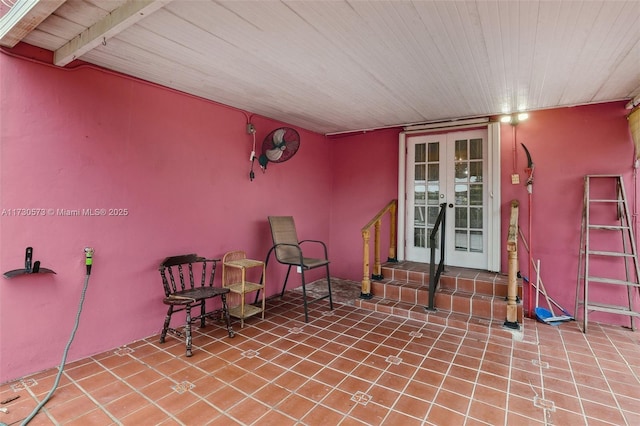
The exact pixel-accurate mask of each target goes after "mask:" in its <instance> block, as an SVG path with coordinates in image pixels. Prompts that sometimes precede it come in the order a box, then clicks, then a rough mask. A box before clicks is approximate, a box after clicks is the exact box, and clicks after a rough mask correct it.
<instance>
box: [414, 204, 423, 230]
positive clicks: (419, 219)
mask: <svg viewBox="0 0 640 426" xmlns="http://www.w3.org/2000/svg"><path fill="white" fill-rule="evenodd" d="M414 212H415V213H414V216H413V223H414V225H416V226H424V225H425V217H424V206H416V207H415V208H414Z"/></svg>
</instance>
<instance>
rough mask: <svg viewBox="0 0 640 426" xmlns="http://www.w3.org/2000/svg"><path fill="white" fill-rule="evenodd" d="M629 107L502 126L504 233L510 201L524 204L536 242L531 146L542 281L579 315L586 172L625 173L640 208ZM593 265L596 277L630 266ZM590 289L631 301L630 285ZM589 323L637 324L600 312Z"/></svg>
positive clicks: (544, 115)
mask: <svg viewBox="0 0 640 426" xmlns="http://www.w3.org/2000/svg"><path fill="white" fill-rule="evenodd" d="M624 105H625V103H624V102H613V103H608V104H599V105H590V106H582V107H574V108H562V109H555V110H544V111H536V112H532V113H530V114H529V119H528V120H527V121H524V122H522V123H520V124H519V125H517V126H516V128H515V129H513V128H512V126H511V125H509V124H503V125H502V131H501V136H502V144H501V148H502V163H501V164H502V205H503V209H502V222H503V233H504V235H506V230H507V226H508V219H509V218H508V215H509V203H510V201H511V200H512V199H517V200H519V201H520V206H521V209H520V226H521V227H522V228H523V231H524V233H525V235H526V236H527V239H528V240H529V235H528V234H529V233H528V217H529V201H528V194H527V191H526V186H525V185H524V181H525V180H526V173H525V171H524V169H525V167H526V166H527V159H526V155H525V153H524V150H523V149H522V148H521V147H520V144H521V143H524V144H525V145H526V146H527V148H528V149H529V151H530V152H531V155H532V157H533V161H534V163H535V166H536V167H535V172H534V184H533V195H532V208H531V220H532V232H531V234H532V239H533V241H532V243H533V244H532V245H533V247H532V254H533V257H534V259H540V269H541V274H540V277H541V279H542V281H543V283H544V285H545V287H546V289H547V291H548V292H549V294H550V295H551V296H552V297H553V298H554V299H556V300H557V301H558V302H559V303H560V304H561V305H563V306H564V307H565V308H566V309H568V310H569V312H572V313H573V307H574V305H575V289H576V285H577V273H578V251H579V246H580V226H581V219H582V206H583V195H584V175H586V174H621V175H623V179H624V182H625V187H626V193H627V197H628V201H629V207H630V209H632V211H633V209H634V206H637V192H636V190H635V178H634V176H633V163H634V150H633V143H632V139H631V135H630V133H629V126H628V124H627V120H626V114H628V111H627V110H625V109H624ZM514 130H515V137H516V142H517V149H516V156H517V163H518V164H517V167H516V171H517V172H518V173H519V174H520V178H521V181H522V184H520V185H512V184H511V179H510V176H511V173H513V147H514V144H513V142H514V139H513V136H514ZM612 195H613V194H612ZM636 211H637V208H636ZM636 229H637V228H636ZM616 237H617V236H616ZM608 238H611V236H610V235H609V236H608ZM615 239H616V241H618V240H619V239H618V238H615ZM636 239H637V237H636ZM600 247H602V246H600ZM520 252H521V253H522V255H521V260H520V268H521V271H523V273H524V274H525V275H528V259H527V258H526V252H525V250H524V247H523V246H522V245H520ZM502 265H503V268H506V266H505V265H506V253H504V254H503V260H502ZM592 266H593V267H597V268H601V269H600V270H598V269H594V270H593V275H596V276H604V277H611V276H612V275H611V273H612V270H611V268H615V267H616V266H617V267H618V269H617V272H620V271H621V268H620V267H621V266H622V263H621V262H614V264H613V265H609V266H607V265H600V264H598V265H596V264H595V263H593V264H592ZM605 269H606V270H605ZM532 275H533V277H535V274H533V273H532ZM590 291H591V292H592V296H593V298H591V297H590V300H594V301H595V300H598V301H602V302H604V303H610V304H618V305H624V304H625V303H626V300H627V299H626V297H627V296H626V290H624V289H623V288H622V287H617V286H613V288H612V286H608V287H607V288H606V291H603V288H602V287H601V286H600V287H598V285H593V286H590ZM636 294H637V293H636ZM589 319H590V320H594V321H598V320H600V321H606V322H611V323H615V324H625V325H627V326H628V325H629V321H628V317H624V316H611V315H607V314H603V313H593V314H591V315H589Z"/></svg>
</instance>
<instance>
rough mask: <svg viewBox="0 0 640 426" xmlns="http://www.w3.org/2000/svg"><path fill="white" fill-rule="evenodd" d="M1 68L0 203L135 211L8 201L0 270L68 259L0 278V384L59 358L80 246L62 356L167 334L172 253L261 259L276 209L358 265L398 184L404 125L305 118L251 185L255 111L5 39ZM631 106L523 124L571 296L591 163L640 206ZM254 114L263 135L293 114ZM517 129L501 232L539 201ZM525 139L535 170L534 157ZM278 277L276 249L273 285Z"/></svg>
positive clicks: (546, 261)
mask: <svg viewBox="0 0 640 426" xmlns="http://www.w3.org/2000/svg"><path fill="white" fill-rule="evenodd" d="M28 53H29V54H39V53H40V52H39V51H37V50H35V49H30V50H28ZM46 59H48V60H50V58H46ZM0 70H1V72H2V75H1V77H2V84H1V85H0V120H1V121H0V138H1V144H0V170H1V172H2V180H1V181H0V209H17V208H44V209H54V210H56V209H83V208H105V209H109V208H126V209H128V215H127V216H123V217H108V216H107V217H62V216H57V215H47V216H44V217H19V216H8V215H4V216H0V241H1V243H2V244H1V248H0V271H2V272H4V271H7V270H10V269H15V268H20V267H22V265H23V262H24V248H25V247H26V246H33V247H34V250H35V260H40V261H42V266H44V267H48V268H52V269H54V270H55V271H56V272H57V275H40V276H22V277H19V278H14V279H11V280H7V279H4V278H2V279H0V368H1V370H0V382H4V381H7V380H11V379H14V378H17V377H21V376H23V375H25V374H29V373H33V372H36V371H40V370H42V369H45V368H50V367H53V366H57V365H58V363H59V361H60V358H61V356H62V350H63V348H64V345H65V344H66V342H67V339H68V337H69V333H70V331H71V328H72V326H73V320H74V317H75V313H76V309H77V304H78V300H79V297H80V291H81V288H82V284H83V279H84V257H83V248H84V247H85V246H92V247H94V248H95V250H96V254H95V266H94V270H93V274H92V276H91V282H90V285H89V290H88V292H87V296H86V302H85V306H84V311H83V313H82V318H81V325H80V328H79V330H78V333H77V335H76V339H75V341H74V344H73V346H72V349H71V353H70V356H69V359H68V361H72V360H74V359H78V358H81V357H84V356H88V355H92V354H95V353H98V352H101V351H104V350H108V349H111V348H114V347H117V346H119V345H123V344H126V343H129V342H131V341H134V340H137V339H140V338H143V337H147V336H150V335H153V334H155V333H157V332H158V330H159V329H160V327H161V324H162V320H163V318H164V314H165V309H164V306H163V305H162V303H161V297H162V294H161V284H160V280H159V274H158V272H157V265H158V263H159V262H160V261H161V260H162V259H163V258H164V257H165V256H167V255H173V254H180V253H185V252H192V251H193V252H197V253H199V254H201V255H207V256H213V257H221V256H222V255H223V254H224V252H226V251H228V250H234V249H244V250H246V251H247V253H248V254H249V256H251V257H256V258H263V257H264V256H265V255H266V252H267V250H268V248H269V247H270V244H271V242H270V235H269V229H268V225H267V221H266V217H267V216H268V215H279V214H283V215H284V214H287V215H288V214H291V215H293V216H295V217H296V221H297V227H298V232H299V236H300V237H301V238H314V239H321V240H325V241H328V242H329V251H330V256H331V259H332V264H331V272H332V275H333V276H335V277H340V278H349V279H354V280H360V279H361V278H362V264H361V258H362V240H361V235H360V228H361V227H362V226H363V225H364V224H365V223H366V222H367V221H368V220H369V219H371V217H372V216H373V215H374V214H375V213H376V212H377V211H378V210H379V209H380V208H382V207H383V206H384V205H385V204H386V203H387V202H388V201H389V200H391V199H393V198H395V197H396V196H397V174H398V148H397V147H398V130H397V129H389V130H382V131H375V132H368V133H363V134H358V135H349V136H345V137H339V138H332V139H330V140H326V139H325V138H324V137H322V136H321V135H318V134H314V133H311V132H308V131H304V130H300V132H301V136H302V145H301V149H300V151H299V152H298V154H297V155H296V157H294V158H293V159H292V160H291V161H290V162H288V163H286V164H280V165H270V166H269V169H268V171H267V173H266V174H264V175H263V174H262V172H261V171H260V170H259V169H257V171H256V179H255V180H254V181H253V182H250V181H249V179H248V172H249V162H248V156H249V152H250V148H251V138H250V136H249V135H247V134H246V132H245V124H246V122H247V119H248V115H247V114H246V113H244V112H241V111H238V110H235V109H232V108H227V107H223V106H220V105H217V104H214V103H211V102H206V101H203V100H199V99H196V98H194V97H191V96H188V95H184V94H179V93H176V92H173V91H170V90H167V89H162V88H158V87H156V86H154V85H150V84H147V83H142V82H139V81H135V80H132V79H129V78H126V77H122V76H117V75H114V74H112V73H108V72H105V71H100V70H96V69H93V68H91V67H84V68H80V69H78V70H75V71H67V70H60V69H57V68H54V67H51V66H44V65H41V64H36V63H32V62H30V61H25V60H22V59H16V58H14V57H11V56H8V55H5V54H0ZM625 113H626V111H625V110H624V106H623V103H619V102H618V103H610V104H604V105H594V106H586V107H576V108H565V109H557V110H548V111H539V112H533V113H531V114H530V119H529V121H526V122H523V123H521V124H520V125H519V126H518V128H517V132H518V133H517V142H518V143H520V142H524V143H525V144H526V145H527V146H528V147H529V149H530V150H531V152H532V154H533V156H534V160H535V162H536V179H535V189H534V192H535V193H534V196H535V199H534V203H535V204H534V209H533V213H534V214H533V227H534V233H535V240H534V250H535V256H536V257H539V258H540V259H541V263H542V265H543V272H542V277H543V280H544V282H545V285H546V286H547V289H548V291H549V293H550V294H551V295H552V296H553V297H554V298H556V299H557V300H558V301H559V302H560V303H561V304H563V305H564V306H566V307H567V308H568V309H570V310H572V308H573V299H574V295H575V282H576V269H577V250H578V238H579V226H580V214H581V208H582V205H581V202H582V176H583V175H584V174H587V173H623V174H624V175H625V178H626V182H627V189H628V194H629V196H630V198H633V200H635V205H637V200H636V196H635V187H634V182H633V180H632V176H631V172H632V169H631V166H632V155H633V149H632V146H631V137H630V135H629V133H628V128H627V123H626V120H625ZM251 121H252V122H253V124H255V126H256V128H257V130H258V132H257V140H258V145H260V142H261V140H262V138H264V136H266V134H267V133H268V132H269V131H271V130H273V129H274V128H276V127H279V126H281V125H282V124H281V123H277V122H274V121H272V120H268V119H265V118H261V117H253V118H252V120H251ZM511 137H512V128H511V127H510V126H508V125H504V126H503V127H502V154H501V155H502V161H501V164H502V183H503V193H502V202H503V206H504V207H505V208H504V209H503V212H502V215H503V226H504V227H505V229H504V230H503V231H504V232H505V233H506V220H507V218H508V209H507V208H506V207H507V206H508V204H509V202H510V200H511V199H512V198H518V199H520V201H521V203H522V205H523V209H522V211H521V218H522V219H521V224H523V223H524V222H523V220H524V218H526V215H527V212H528V210H527V203H526V197H527V195H526V189H525V187H524V185H518V186H512V185H511V184H510V175H511V173H512V164H513V163H512V161H513V160H512V158H513V155H512V154H513V151H512V147H513V140H512V138H511ZM516 154H517V166H516V170H517V171H518V173H520V177H521V179H522V180H523V181H524V171H523V169H524V167H525V165H526V158H525V156H524V153H523V152H522V150H521V149H520V148H517V150H516ZM387 226H388V225H387V224H386V223H385V225H384V226H383V235H386V234H385V233H384V231H385V230H386V229H387V228H386V227H387ZM385 242H386V241H385ZM386 255H387V253H386V251H383V253H382V256H383V260H384V259H386ZM504 265H506V260H505V259H503V269H504ZM525 266H526V259H525V260H524V264H523V263H522V261H521V269H522V270H523V271H526V269H525ZM283 278H284V268H280V267H278V266H276V265H275V264H274V266H272V267H271V268H270V270H269V273H268V277H267V280H268V288H269V291H268V294H270V295H271V294H275V293H277V292H278V291H279V290H280V283H281V282H282V279H283ZM218 279H219V278H218ZM295 284H296V281H294V282H293V283H292V286H293V285H295ZM613 298H614V299H618V298H619V295H614V296H613ZM595 318H597V316H595V315H594V319H595ZM607 320H609V319H607ZM613 321H615V319H614V320H613Z"/></svg>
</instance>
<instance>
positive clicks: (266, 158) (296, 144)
mask: <svg viewBox="0 0 640 426" xmlns="http://www.w3.org/2000/svg"><path fill="white" fill-rule="evenodd" d="M298 148H300V135H299V134H298V132H297V131H296V130H295V129H292V128H290V127H281V128H279V129H275V130H274V131H272V132H271V133H269V134H268V135H267V137H266V138H264V142H262V154H261V155H260V157H259V158H258V162H259V163H260V167H262V170H263V171H264V170H266V169H267V164H268V163H269V162H271V163H283V162H285V161H287V160H288V159H290V158H291V157H293V156H294V155H295V153H296V152H298Z"/></svg>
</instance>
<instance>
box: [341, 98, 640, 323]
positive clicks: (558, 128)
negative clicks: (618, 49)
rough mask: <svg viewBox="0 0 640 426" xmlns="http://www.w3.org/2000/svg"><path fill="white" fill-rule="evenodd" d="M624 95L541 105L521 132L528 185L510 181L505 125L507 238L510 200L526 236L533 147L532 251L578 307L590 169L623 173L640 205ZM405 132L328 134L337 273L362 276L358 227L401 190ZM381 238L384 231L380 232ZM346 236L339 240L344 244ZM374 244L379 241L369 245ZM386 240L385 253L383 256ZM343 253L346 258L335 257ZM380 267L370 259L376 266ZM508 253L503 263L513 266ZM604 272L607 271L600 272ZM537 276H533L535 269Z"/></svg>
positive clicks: (520, 164) (552, 290)
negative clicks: (400, 143)
mask: <svg viewBox="0 0 640 426" xmlns="http://www.w3.org/2000/svg"><path fill="white" fill-rule="evenodd" d="M624 105H625V104H624V102H614V103H608V104H600V105H591V106H583V107H574V108H561V109H553V110H546V111H536V112H531V113H530V114H529V119H528V120H527V121H524V122H522V123H520V124H519V125H518V126H517V128H516V129H515V130H516V131H517V133H516V139H517V140H516V142H517V148H516V160H517V164H516V166H515V170H516V172H517V173H518V174H519V175H520V180H521V184H520V185H512V184H511V174H512V173H513V170H514V165H513V161H514V160H513V158H514V156H513V146H514V145H513V142H514V140H513V134H514V129H513V128H512V126H511V125H509V124H503V125H501V139H502V141H501V173H502V175H501V179H502V224H503V229H502V235H503V238H506V235H507V227H508V221H509V214H510V202H511V200H512V199H518V200H519V201H520V205H521V209H520V226H521V227H522V228H523V231H524V233H525V235H526V237H527V240H528V239H529V236H528V212H529V209H528V195H527V190H526V186H525V185H524V182H525V181H526V174H525V171H524V169H525V168H526V166H527V159H526V155H525V153H524V150H523V149H522V148H521V147H520V143H524V144H525V145H527V148H529V150H530V151H531V154H532V156H533V160H534V162H535V164H536V171H535V176H534V177H535V179H534V195H533V197H534V198H533V204H534V207H533V209H532V234H533V236H534V240H533V245H534V246H533V255H534V257H535V258H536V259H538V258H539V259H540V262H541V278H542V280H543V283H544V284H545V287H546V289H547V291H548V292H549V294H550V295H551V296H552V297H553V298H554V299H555V300H557V301H558V302H559V303H560V304H561V305H562V306H564V307H565V308H566V309H568V310H569V311H570V312H573V306H574V304H575V289H576V282H577V267H578V246H579V238H580V223H581V215H582V198H583V179H584V175H585V174H598V173H614V174H623V175H624V179H625V182H626V188H627V196H628V198H629V203H630V207H631V208H632V209H633V206H634V205H637V196H636V190H635V186H634V177H633V173H632V165H633V145H632V141H631V135H630V134H629V130H628V125H627V120H626V118H625V117H626V114H627V113H628V111H626V110H625V109H624ZM398 133H399V131H398V130H384V131H377V132H368V133H364V134H358V135H353V136H349V137H340V138H335V139H331V156H332V174H333V178H334V180H333V200H334V203H333V210H332V214H331V241H332V245H331V250H332V254H333V255H334V257H335V258H334V265H333V271H332V272H333V274H334V275H336V276H339V277H343V278H350V279H354V280H358V281H359V280H361V279H362V260H361V257H362V238H361V236H360V228H361V227H362V226H363V225H364V224H366V223H367V222H368V221H369V220H370V219H371V218H372V217H373V215H374V214H375V213H376V212H377V211H378V210H379V209H380V208H382V207H383V206H384V205H385V204H386V203H387V202H388V201H389V200H391V199H393V198H396V197H397V175H398V152H397V150H398V149H397V146H398ZM383 235H385V234H384V233H383ZM338 241H339V243H338ZM371 247H373V246H371ZM386 247H387V246H385V245H383V248H382V253H381V257H382V259H383V260H385V259H386ZM335 259H339V263H336V262H335ZM372 264H373V263H372ZM527 264H528V258H527V254H526V251H525V249H524V246H523V245H522V244H521V245H520V269H521V271H522V272H523V274H524V275H528V268H527ZM506 265H507V261H506V252H504V253H503V258H502V270H503V271H504V273H506ZM603 276H607V275H603ZM534 277H535V275H534ZM592 290H593V291H595V293H594V294H593V296H594V299H591V300H600V299H599V297H600V296H603V297H604V300H603V301H604V302H605V303H619V304H623V303H624V300H626V299H625V297H626V293H624V292H623V291H622V289H621V288H620V289H618V288H614V289H609V292H608V293H607V294H604V292H602V291H598V290H597V289H596V287H595V286H594V287H593V288H592ZM590 318H591V319H593V320H601V321H606V322H612V323H615V324H619V323H620V324H625V325H628V324H629V322H628V317H624V316H607V315H604V314H601V313H594V314H592V315H591V316H590Z"/></svg>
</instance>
